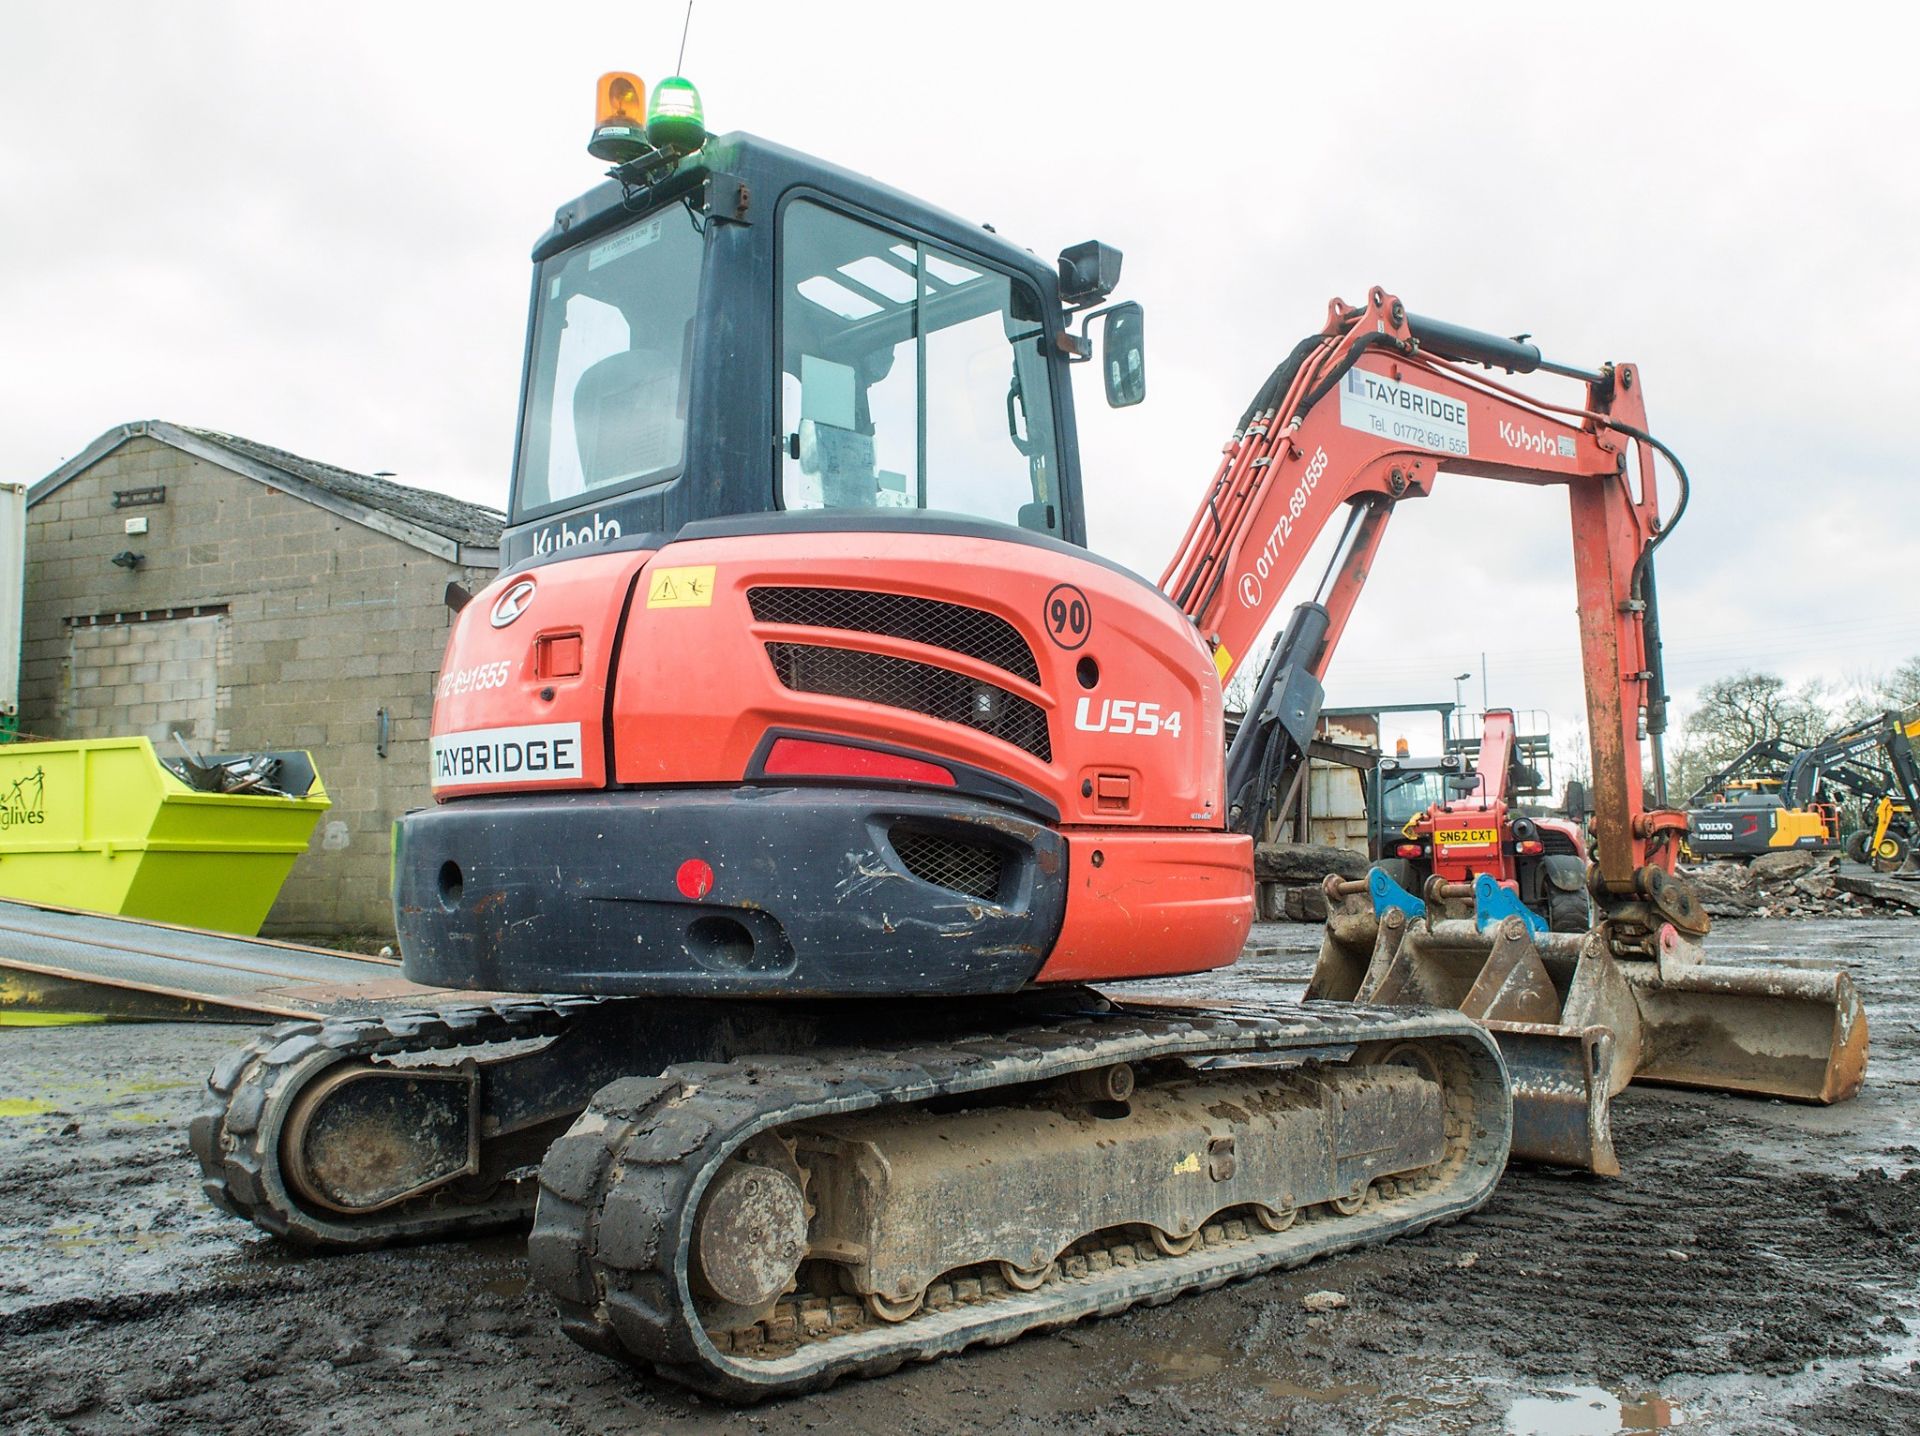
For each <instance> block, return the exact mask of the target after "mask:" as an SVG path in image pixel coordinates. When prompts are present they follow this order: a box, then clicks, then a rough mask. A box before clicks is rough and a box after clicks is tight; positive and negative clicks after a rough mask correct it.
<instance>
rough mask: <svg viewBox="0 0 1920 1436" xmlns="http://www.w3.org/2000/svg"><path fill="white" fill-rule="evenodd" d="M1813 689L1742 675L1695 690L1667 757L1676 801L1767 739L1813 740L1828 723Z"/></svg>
mask: <svg viewBox="0 0 1920 1436" xmlns="http://www.w3.org/2000/svg"><path fill="white" fill-rule="evenodd" d="M1820 696H1821V689H1820V685H1819V684H1817V683H1811V684H1805V685H1802V686H1801V687H1800V688H1797V689H1790V688H1788V686H1787V683H1786V680H1785V679H1783V678H1781V677H1780V676H1779V675H1778V674H1775V673H1761V672H1755V671H1754V670H1752V669H1742V670H1741V671H1740V672H1738V673H1733V674H1729V675H1728V676H1727V677H1725V678H1716V679H1714V680H1713V682H1711V683H1708V684H1707V685H1705V686H1704V687H1703V688H1702V689H1701V690H1700V702H1699V706H1698V707H1696V708H1695V709H1694V711H1693V712H1692V713H1691V714H1690V715H1689V716H1688V718H1687V722H1686V727H1685V729H1684V730H1683V731H1682V733H1681V738H1680V742H1679V744H1678V745H1677V746H1676V749H1675V751H1674V752H1673V753H1672V754H1670V755H1669V757H1668V767H1669V770H1670V778H1671V785H1670V788H1669V791H1670V792H1672V793H1673V794H1674V795H1675V796H1676V797H1681V796H1684V795H1686V794H1687V793H1690V792H1692V791H1693V790H1694V789H1695V788H1696V787H1698V786H1699V784H1700V783H1701V782H1703V781H1704V780H1705V779H1706V777H1707V775H1708V774H1710V773H1712V772H1713V771H1714V769H1716V768H1719V767H1721V766H1722V765H1723V764H1726V763H1728V762H1731V761H1732V760H1733V759H1734V758H1736V757H1738V756H1739V754H1740V753H1741V751H1742V750H1743V749H1745V748H1747V747H1748V746H1749V745H1751V744H1753V743H1757V742H1761V741H1764V740H1766V739H1769V738H1778V739H1780V740H1782V741H1783V742H1786V743H1791V744H1794V745H1796V746H1801V747H1804V746H1806V745H1807V744H1810V743H1814V742H1816V741H1818V740H1819V738H1820V735H1821V734H1822V733H1823V732H1825V730H1826V728H1827V725H1828V724H1829V723H1830V722H1831V721H1832V720H1831V717H1830V715H1829V714H1828V712H1827V709H1826V707H1825V705H1823V704H1822V703H1821V701H1820Z"/></svg>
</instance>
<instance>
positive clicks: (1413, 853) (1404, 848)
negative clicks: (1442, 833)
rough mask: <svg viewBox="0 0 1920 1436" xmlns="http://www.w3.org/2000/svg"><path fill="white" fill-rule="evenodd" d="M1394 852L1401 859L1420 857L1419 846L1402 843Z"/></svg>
mask: <svg viewBox="0 0 1920 1436" xmlns="http://www.w3.org/2000/svg"><path fill="white" fill-rule="evenodd" d="M1394 851H1395V852H1396V853H1398V854H1399V855H1400V856H1401V857H1403V858H1417V857H1419V856H1420V844H1418V843H1402V844H1400V846H1399V847H1397V848H1395V849H1394Z"/></svg>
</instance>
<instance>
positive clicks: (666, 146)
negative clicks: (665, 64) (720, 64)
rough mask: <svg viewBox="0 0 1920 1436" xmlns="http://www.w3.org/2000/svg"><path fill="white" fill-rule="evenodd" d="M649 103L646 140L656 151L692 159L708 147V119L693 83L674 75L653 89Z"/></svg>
mask: <svg viewBox="0 0 1920 1436" xmlns="http://www.w3.org/2000/svg"><path fill="white" fill-rule="evenodd" d="M649 100H650V103H649V104H648V105H647V139H648V140H649V141H650V142H651V143H652V144H653V146H654V147H655V148H656V149H661V150H666V151H668V152H669V153H671V154H677V155H690V154H692V153H693V152H694V151H695V150H697V149H699V148H700V146H701V145H703V144H705V143H706V141H707V121H706V116H705V115H704V114H703V113H702V112H701V109H700V92H699V91H698V90H696V89H694V87H693V81H691V80H688V79H683V78H682V77H681V76H679V75H671V76H669V77H668V78H666V79H664V80H662V81H661V82H660V83H659V84H657V85H655V86H654V87H653V94H652V95H651V96H650V97H649Z"/></svg>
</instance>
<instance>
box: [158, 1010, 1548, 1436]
mask: <svg viewBox="0 0 1920 1436" xmlns="http://www.w3.org/2000/svg"><path fill="white" fill-rule="evenodd" d="M887 1021H888V1027H889V1029H890V1030H891V1032H892V1033H893V1035H892V1036H890V1037H889V1038H888V1039H887V1040H885V1041H875V1040H874V1038H873V1035H872V1027H873V1022H872V1014H870V1013H866V1012H863V1011H861V1010H860V1009H859V1008H851V1009H849V1008H847V1007H844V1006H841V1007H822V1008H819V1009H817V1010H812V1011H807V1010H800V1011H795V1010H791V1009H787V1008H772V1007H759V1008H753V1009H743V1008H742V1007H741V1006H740V1005H737V1004H724V1005H723V1004H700V1003H675V1002H642V1001H638V1000H631V999H613V1000H607V1001H593V1000H590V999H573V1000H560V1001H556V1002H547V1001H527V1000H502V1001H498V1002H493V1003H485V1004H482V1003H475V1004H472V1005H470V1006H466V1007H457V1008H450V1009H435V1010H431V1011H421V1012H416V1013H408V1014H403V1015H398V1016H388V1017H385V1018H377V1019H364V1020H360V1021H342V1022H333V1023H324V1024H313V1023H304V1024H294V1025H290V1026H287V1027H283V1028H281V1029H279V1030H278V1031H276V1032H274V1033H271V1034H268V1035H266V1036H264V1037H262V1038H261V1039H260V1040H258V1041H256V1042H255V1043H253V1044H252V1045H251V1046H249V1047H247V1048H244V1049H241V1050H240V1051H239V1052H237V1053H235V1054H234V1055H233V1056H232V1057H231V1058H230V1059H229V1060H228V1061H227V1062H226V1063H225V1064H223V1066H222V1067H221V1069H220V1070H219V1071H217V1072H216V1073H215V1074H214V1076H213V1078H212V1081H211V1083H210V1090H209V1104H208V1107H207V1110H206V1111H205V1112H204V1114H203V1115H202V1116H201V1117H200V1118H199V1119H198V1120H197V1121H196V1122H195V1124H194V1128H193V1143H194V1148H195V1151H196V1153H197V1154H198V1156H199V1158H200V1161H201V1163H202V1166H203V1169H204V1171H205V1173H206V1177H207V1181H206V1186H207V1191H208V1193H209V1194H210V1195H211V1196H212V1197H213V1199H214V1200H215V1201H216V1202H217V1203H219V1204H220V1205H221V1206H222V1207H224V1208H226V1209H227V1210H229V1211H232V1212H235V1213H237V1214H240V1215H243V1216H246V1217H249V1218H251V1219H252V1220H253V1221H254V1222H256V1223H258V1224H259V1225H261V1226H263V1227H265V1228H267V1229H268V1230H270V1231H274V1232H276V1233H278V1234H280V1235H282V1236H284V1237H286V1238H288V1239H289V1240H291V1241H294V1242H296V1243H299V1244H301V1245H304V1246H309V1247H314V1248H323V1249H324V1248H334V1249H338V1248H346V1247H359V1246H371V1245H377V1244H381V1243H385V1242H391V1241H396V1240H424V1239H430V1238H435V1237H447V1236H453V1235H459V1234H465V1233H472V1232H477V1231H481V1230H486V1229H490V1228H497V1227H501V1226H505V1225H511V1224H515V1223H521V1222H524V1221H526V1220H527V1218H528V1217H529V1216H531V1217H532V1220H533V1232H532V1236H531V1238H530V1240H529V1255H530V1260H531V1263H532V1267H533V1275H534V1278H535V1280H536V1281H537V1282H538V1283H539V1284H540V1285H541V1286H543V1287H544V1288H546V1289H547V1290H548V1291H549V1292H551V1293H552V1295H553V1296H554V1298H555V1300H556V1301H557V1303H558V1305H559V1308H560V1312H561V1318H562V1321H563V1323H564V1324H565V1326H566V1329H567V1330H568V1331H569V1332H570V1333H571V1334H572V1335H574V1336H575V1337H577V1338H578V1339H579V1340H581V1341H583V1342H584V1343H585V1344H587V1345H589V1346H592V1347H594V1348H595V1349H597V1350H602V1351H606V1352H608V1353H609V1354H616V1355H622V1356H625V1357H627V1358H629V1359H632V1360H636V1361H640V1362H643V1363H645V1364H647V1365H649V1366H652V1367H655V1368H657V1369H660V1370H662V1371H663V1372H665V1373H666V1374H668V1375H671V1376H673V1377H674V1378H675V1379H676V1380H679V1381H682V1382H684V1383H685V1384H687V1385H690V1386H694V1387H696V1388H698V1389H701V1390H704V1391H708V1392H710V1393H712V1394H714V1395H717V1396H721V1397H724V1398H728V1399H756V1398H759V1397H762V1396H769V1395H777V1394H785V1393H790V1392H795V1391H801V1390H807V1389H811V1388H813V1387H816V1386H820V1385H824V1384H826V1383H827V1382H830V1381H832V1380H835V1379H837V1378H838V1377H841V1376H844V1375H849V1374H874V1373H877V1372H881V1371H885V1370H890V1369H892V1368H893V1367H896V1366H898V1365H900V1364H901V1363H902V1362H904V1361H913V1360H926V1359H930V1358H932V1357H935V1356H939V1355H943V1354H946V1353H949V1352H953V1351H957V1350H960V1349H961V1348H963V1347H966V1346H969V1345H973V1344H976V1343H997V1342H1002V1341H1007V1340H1010V1339H1012V1338H1013V1337H1015V1336H1018V1335H1020V1334H1022V1333H1024V1332H1027V1331H1031V1330H1035V1329H1041V1328H1046V1327H1051V1326H1058V1325H1061V1324H1064V1323H1067V1322H1071V1321H1075V1320H1078V1319H1080V1318H1081V1317H1085V1316H1091V1315H1100V1314H1111V1313H1114V1312H1117V1311H1121V1310H1124V1309H1126V1308H1127V1307H1130V1306H1134V1305H1137V1304H1142V1303H1146V1304H1153V1303H1156V1302H1160V1301H1165V1300H1167V1299H1169V1298H1170V1297H1172V1296H1174V1295H1177V1294H1179V1293H1182V1292H1186V1291H1192V1290H1196V1289H1205V1288H1208V1287H1212V1286H1217V1285H1219V1284H1220V1283H1222V1282H1225V1281H1229V1280H1233V1279H1236V1278H1240V1277H1245V1276H1250V1275H1253V1274H1255V1273H1257V1272H1261V1271H1266V1270H1272V1269H1275V1268H1280V1267H1287V1266H1294V1265H1298V1264H1299V1263H1301V1262H1305V1261H1308V1260H1310V1259H1312V1258H1314V1257H1318V1256H1324V1255H1328V1254H1330V1253H1334V1252H1338V1251H1344V1250H1348V1249H1350V1248H1353V1247H1356V1246H1362V1245H1367V1244H1370V1243H1373V1242H1377V1241H1380V1240H1383V1239H1386V1238H1388V1237H1392V1236H1396V1235H1401V1234H1405V1233H1408V1232H1414V1231H1419V1230H1421V1229H1423V1228H1425V1227H1427V1226H1430V1225H1431V1224H1433V1223H1434V1222H1437V1221H1445V1220H1449V1219H1452V1218H1454V1217H1457V1216H1461V1215H1463V1214H1465V1213H1466V1212H1469V1211H1471V1210H1473V1209H1474V1208H1475V1207H1477V1206H1478V1205H1479V1204H1480V1203H1481V1202H1482V1201H1484V1200H1485V1198H1486V1196H1487V1194H1488V1193H1489V1192H1490V1191H1491V1190H1492V1187H1493V1184H1494V1183H1495V1182H1496V1181H1497V1180H1498V1178H1499V1174H1500V1171H1501V1169H1502V1168H1503V1167H1504V1165H1505V1162H1506V1157H1507V1138H1508V1133H1509V1130H1510V1122H1511V1114H1510V1108H1509V1099H1508V1095H1507V1084H1506V1077H1505V1072H1504V1069H1503V1067H1502V1064H1501V1061H1500V1058H1499V1056H1498V1053H1497V1051H1496V1049H1495V1048H1494V1046H1493V1043H1492V1042H1491V1041H1490V1040H1489V1039H1488V1037H1487V1035H1486V1033H1485V1032H1484V1031H1483V1030H1482V1029H1481V1028H1480V1027H1479V1026H1477V1025H1476V1024H1474V1023H1472V1022H1469V1021H1467V1020H1466V1019H1465V1018H1463V1017H1460V1016H1457V1015H1454V1014H1450V1013H1442V1012H1428V1011H1404V1010H1403V1011H1390V1010H1375V1009H1368V1008H1362V1007H1351V1006H1344V1005H1342V1006H1326V1007H1317V1008H1316V1007H1306V1008H1302V1007H1298V1006H1295V1005H1292V1004H1284V1003H1276V1004H1272V1005H1268V1006H1263V1005H1260V1004H1254V1003H1237V1004H1231V1005H1227V1006H1224V1007H1222V1006H1210V1007H1208V1008H1206V1009H1204V1010H1203V1009H1197V1008H1190V1007H1184V1006H1178V1005H1159V1004H1144V1003H1126V1004H1120V1003H1114V1002H1111V1001H1109V1000H1107V999H1105V998H1103V997H1101V996H1099V995H1098V994H1096V993H1094V992H1092V991H1089V990H1085V989H1063V990H1057V991H1054V992H1050V993H1047V994H1045V995H1034V996H1031V997H1023V998H1015V999H1003V1000H999V1001H996V1002H993V1003H979V1004H973V1005H961V1006H960V1007H958V1008H957V1009H956V1008H954V1007H951V1006H947V1005H943V1006H942V1008H941V1010H940V1011H938V1012H934V1011H925V1012H919V1013H907V1014H895V1013H889V1015H888V1019H887ZM616 1073H625V1074H628V1075H624V1076H619V1077H617V1078H614V1079H613V1080H609V1078H612V1077H613V1074H616ZM634 1073H645V1074H650V1075H632V1074H634ZM603 1084H604V1085H603ZM569 1124H570V1125H569ZM556 1138H557V1140H556ZM543 1153H544V1159H542V1154H543ZM536 1165H537V1168H538V1176H537V1179H536V1177H535V1175H534V1169H535V1167H536Z"/></svg>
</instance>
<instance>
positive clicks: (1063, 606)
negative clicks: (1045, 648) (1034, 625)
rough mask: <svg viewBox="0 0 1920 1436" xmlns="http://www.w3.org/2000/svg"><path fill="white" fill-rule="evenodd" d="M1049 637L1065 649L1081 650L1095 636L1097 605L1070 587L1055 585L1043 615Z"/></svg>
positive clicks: (1064, 584)
mask: <svg viewBox="0 0 1920 1436" xmlns="http://www.w3.org/2000/svg"><path fill="white" fill-rule="evenodd" d="M1041 617H1042V619H1043V620H1045V622H1046V625H1047V637H1049V638H1051V639H1052V640H1053V641H1054V642H1055V643H1057V644H1059V645H1060V646H1061V647H1062V648H1068V649H1072V648H1078V647H1079V646H1080V645H1081V644H1083V643H1085V642H1086V641H1087V637H1088V635H1090V634H1091V633H1092V632H1093V605H1092V604H1090V603H1088V602H1087V596H1086V595H1085V594H1084V593H1082V592H1081V591H1080V590H1079V589H1077V588H1075V587H1074V586H1073V585H1072V584H1070V583H1061V584H1055V585H1054V588H1053V591H1052V592H1051V593H1049V594H1048V595H1047V602H1046V608H1045V610H1044V612H1043V613H1042V614H1041Z"/></svg>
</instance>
